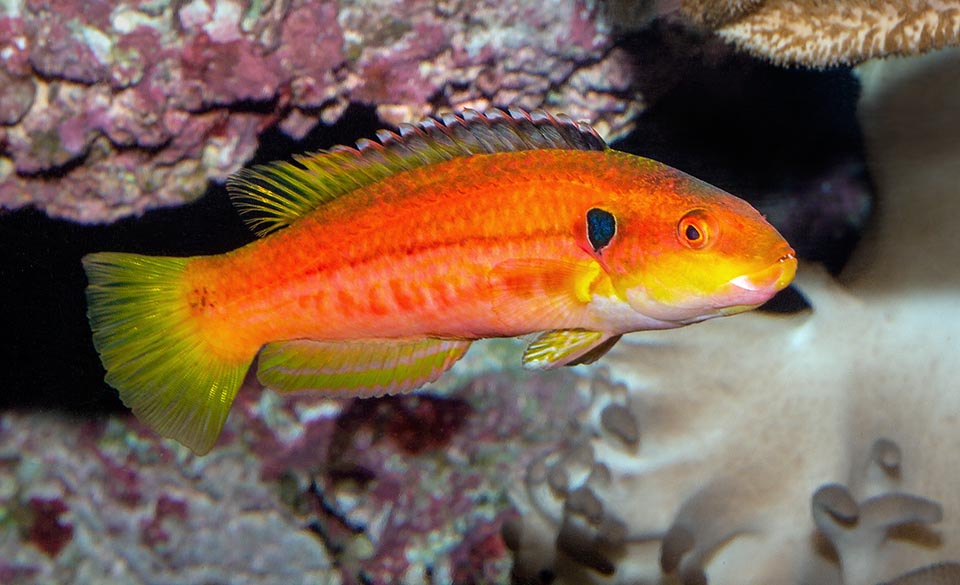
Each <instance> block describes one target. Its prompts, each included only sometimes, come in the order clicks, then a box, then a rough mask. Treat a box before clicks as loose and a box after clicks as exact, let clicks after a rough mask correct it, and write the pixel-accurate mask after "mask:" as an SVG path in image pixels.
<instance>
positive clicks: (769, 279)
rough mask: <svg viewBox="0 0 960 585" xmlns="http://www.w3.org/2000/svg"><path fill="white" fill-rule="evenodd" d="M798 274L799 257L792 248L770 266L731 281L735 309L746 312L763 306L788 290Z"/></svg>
mask: <svg viewBox="0 0 960 585" xmlns="http://www.w3.org/2000/svg"><path fill="white" fill-rule="evenodd" d="M796 274H797V256H796V253H795V252H794V251H793V249H792V248H791V249H789V250H788V251H787V252H785V253H784V254H783V255H781V256H780V257H779V258H778V259H777V260H776V262H774V263H773V264H771V265H770V266H767V267H766V268H763V269H761V270H758V271H756V272H751V273H749V274H744V275H743V276H738V277H736V278H733V279H731V280H730V281H729V283H728V284H729V285H730V288H731V291H730V292H731V296H732V297H733V300H734V302H735V307H739V308H742V310H746V309H747V308H751V307H755V306H758V305H762V304H763V303H765V302H767V301H768V300H770V297H772V296H773V295H775V294H777V293H778V292H779V291H781V290H783V289H785V288H787V286H788V285H789V284H790V283H791V282H793V277H794V276H796ZM735 307H731V309H734V308H735ZM736 312H739V311H736Z"/></svg>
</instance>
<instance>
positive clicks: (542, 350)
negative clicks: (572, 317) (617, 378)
mask: <svg viewBox="0 0 960 585" xmlns="http://www.w3.org/2000/svg"><path fill="white" fill-rule="evenodd" d="M620 337H621V336H620V335H610V334H609V333H604V332H602V331H587V330H584V329H561V330H557V331H546V332H544V333H541V334H540V335H538V336H537V338H536V339H534V340H533V341H532V342H531V343H530V345H529V346H527V349H526V351H525V352H523V367H525V368H527V369H530V370H551V369H553V368H558V367H560V366H575V365H578V364H589V363H593V362H595V361H596V360H598V359H600V358H601V357H603V355H604V354H605V353H607V352H608V351H610V348H611V347H613V346H614V344H616V343H617V341H619V340H620Z"/></svg>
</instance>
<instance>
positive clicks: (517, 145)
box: [227, 109, 607, 236]
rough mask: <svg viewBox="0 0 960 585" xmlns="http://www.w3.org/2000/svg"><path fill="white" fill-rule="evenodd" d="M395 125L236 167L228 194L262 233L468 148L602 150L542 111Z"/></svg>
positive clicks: (587, 134) (581, 126) (585, 130)
mask: <svg viewBox="0 0 960 585" xmlns="http://www.w3.org/2000/svg"><path fill="white" fill-rule="evenodd" d="M399 130H400V133H399V134H396V133H394V132H390V131H389V130H380V131H379V132H377V138H378V139H379V141H380V142H374V141H372V140H367V139H362V140H359V141H357V145H356V147H355V148H351V147H348V146H336V147H334V148H332V149H330V150H328V151H322V152H318V153H314V154H309V155H305V156H304V155H300V156H294V162H277V163H271V164H266V165H258V166H255V167H253V168H251V169H243V170H241V171H240V172H239V173H237V174H236V175H234V176H233V177H231V178H230V180H229V181H227V188H228V189H229V191H230V198H231V200H232V201H233V204H234V207H236V208H237V211H239V212H240V214H241V215H243V216H244V219H245V221H246V222H247V225H248V226H249V227H250V228H251V229H252V230H253V231H255V232H256V233H257V234H258V235H260V236H263V235H266V234H268V233H270V232H272V231H274V230H277V229H280V228H282V227H285V226H288V225H290V224H291V223H293V222H294V221H296V220H297V219H299V218H301V217H303V216H304V215H306V214H307V213H309V212H310V211H312V210H314V209H316V208H317V207H318V206H320V205H322V204H324V203H326V202H328V201H332V200H333V199H336V198H337V197H340V196H341V195H344V194H346V193H349V192H351V191H354V190H356V189H359V188H360V187H364V186H366V185H370V184H372V183H376V182H377V181H380V180H383V179H384V178H386V177H388V176H390V175H393V174H395V173H399V172H402V171H407V170H410V169H414V168H417V167H422V166H426V165H431V164H435V163H438V162H442V161H447V160H450V159H453V158H457V157H461V156H470V155H473V154H487V153H497V152H512V151H521V150H537V149H565V150H605V149H606V148H607V145H606V143H605V142H604V141H603V139H602V138H600V136H599V135H598V134H597V132H596V131H595V130H594V129H593V128H591V127H590V126H588V125H587V124H585V123H583V122H574V121H573V120H571V119H570V118H569V117H567V116H564V115H562V114H561V115H558V116H552V115H550V114H548V113H546V112H544V111H541V110H535V111H533V112H530V113H527V112H525V111H523V110H519V109H511V110H510V113H509V114H508V113H506V112H503V111H502V110H491V111H490V112H488V113H486V114H481V113H478V112H475V111H473V110H466V111H464V113H463V114H461V115H454V114H448V115H445V116H442V117H441V118H440V119H429V120H426V121H424V122H421V123H420V124H419V125H417V126H413V125H410V124H401V125H400V127H399Z"/></svg>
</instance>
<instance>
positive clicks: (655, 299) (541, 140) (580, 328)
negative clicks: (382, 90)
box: [83, 110, 796, 454]
mask: <svg viewBox="0 0 960 585" xmlns="http://www.w3.org/2000/svg"><path fill="white" fill-rule="evenodd" d="M377 136H378V138H379V140H380V142H379V143H377V142H372V141H366V140H363V141H360V142H359V143H358V144H357V148H347V147H337V148H334V149H333V150H331V151H328V152H321V153H319V154H314V155H310V156H302V157H296V158H295V161H296V162H294V163H289V162H281V163H275V164H270V165H266V166H259V167H256V168H254V169H252V170H244V171H241V172H240V173H238V174H237V175H236V176H235V177H233V178H232V179H231V180H230V182H229V183H228V186H229V189H230V191H231V196H232V198H233V200H234V202H235V204H236V206H237V208H238V209H239V211H240V212H241V213H243V214H244V215H245V216H247V220H248V223H250V224H251V226H252V227H253V228H254V229H255V230H257V231H258V233H259V234H260V235H261V236H263V237H262V238H261V239H259V240H256V241H254V242H252V243H250V244H248V245H246V246H243V247H242V248H239V249H237V250H234V251H232V252H229V253H226V254H222V255H218V256H198V257H192V258H160V257H150V256H139V255H134V254H122V253H113V252H103V253H96V254H90V255H88V256H86V257H85V258H84V259H83V265H84V268H85V269H86V273H87V278H88V280H89V283H90V285H89V287H88V289H87V301H88V307H89V309H88V315H89V318H90V323H91V327H92V329H93V340H94V344H95V345H96V347H97V350H98V351H99V353H100V357H101V360H102V361H103V365H104V366H105V368H106V370H107V375H106V381H107V382H108V383H109V384H110V385H112V386H114V387H115V388H117V389H118V390H119V392H120V397H121V399H122V400H123V401H124V403H125V404H126V405H127V406H129V407H130V408H132V409H133V412H134V413H135V414H136V415H137V416H138V417H139V418H140V420H141V421H143V422H144V423H145V424H146V425H147V426H149V427H151V428H152V429H154V430H155V431H156V432H158V433H160V434H161V435H164V436H167V437H172V438H174V439H176V440H178V441H180V442H181V443H183V444H184V445H186V446H187V447H189V448H190V449H192V450H193V451H194V452H195V453H197V454H203V453H206V452H207V451H209V450H210V449H211V447H212V446H213V444H214V443H215V442H216V439H217V437H218V435H219V434H220V430H221V428H222V426H223V423H224V421H225V420H226V417H227V413H228V412H229V410H230V405H231V403H232V402H233V399H234V396H235V395H236V393H237V390H238V389H239V387H240V385H241V383H242V382H243V380H244V377H245V375H246V373H247V370H248V369H249V368H250V367H251V364H253V363H254V359H255V358H257V357H258V356H259V359H257V372H256V373H257V377H258V379H259V381H260V382H261V383H262V384H263V385H265V386H267V387H269V388H273V389H274V390H279V391H293V390H303V389H314V390H318V391H320V392H323V393H325V394H327V395H330V396H340V397H352V396H376V395H381V394H388V393H394V392H403V391H407V390H412V389H415V388H417V387H419V386H421V385H423V384H425V383H427V382H430V381H432V380H435V379H436V378H437V377H439V376H440V374H441V373H442V372H443V371H444V370H446V369H448V368H450V367H451V366H452V365H453V363H454V362H456V361H457V360H458V359H459V358H460V357H461V356H462V355H463V354H464V352H465V351H466V350H467V348H468V347H469V346H470V343H471V342H472V341H474V340H476V339H480V338H485V337H512V336H520V335H526V334H531V333H537V334H538V335H537V336H536V337H535V338H534V340H533V341H532V343H530V345H529V347H527V349H526V351H525V352H524V354H523V364H524V366H526V367H528V368H535V369H548V368H553V367H557V366H563V365H574V364H580V363H589V362H592V361H594V360H596V359H597V358H599V357H600V356H602V355H603V354H604V353H605V352H606V351H607V350H609V349H610V347H612V346H613V344H614V343H616V341H617V340H618V339H619V338H620V336H621V335H623V334H624V333H628V332H631V331H639V330H645V329H668V328H673V327H680V326H682V325H687V324H690V323H694V322H697V321H703V320H704V319H709V318H711V317H716V316H720V315H730V314H733V313H739V312H741V311H745V310H748V309H751V308H754V307H756V306H758V305H760V304H761V303H763V302H764V301H766V300H767V299H769V298H770V297H771V296H773V294H774V293H776V292H777V291H779V290H780V289H782V288H784V287H785V286H787V284H789V283H790V281H791V280H792V279H793V276H794V272H795V270H796V259H795V258H794V251H793V249H791V248H790V246H789V245H788V244H787V242H786V241H784V239H783V238H782V237H781V236H780V234H779V233H777V231H776V230H775V229H774V228H773V227H771V226H770V225H769V224H768V223H767V222H766V221H765V220H764V219H763V217H762V216H761V215H760V214H759V213H757V211H756V210H754V209H753V208H752V207H751V206H750V205H748V204H747V203H746V202H744V201H742V200H740V199H738V198H736V197H734V196H732V195H729V194H728V193H725V192H723V191H721V190H719V189H716V188H715V187H712V186H710V185H707V184H706V183H703V182H701V181H699V180H697V179H695V178H693V177H690V176H688V175H686V174H684V173H682V172H680V171H678V170H676V169H673V168H671V167H668V166H666V165H664V164H661V163H658V162H656V161H653V160H649V159H645V158H640V157H637V156H633V155H630V154H626V153H622V152H617V151H615V150H612V149H610V148H609V147H607V145H606V144H605V143H604V142H603V140H602V139H601V138H600V137H599V136H598V135H597V134H596V132H594V131H593V130H592V129H591V128H589V127H588V126H586V125H584V124H581V123H575V122H572V121H571V120H569V119H568V118H566V117H562V116H561V117H552V116H550V115H548V114H545V113H543V112H534V113H532V114H527V113H524V112H521V111H511V112H510V114H505V113H503V112H500V111H497V110H494V111H493V112H492V113H490V114H487V115H483V114H478V113H475V112H466V113H465V114H463V115H462V116H461V117H457V116H448V117H444V118H443V119H442V121H437V120H430V121H427V122H423V123H421V124H420V125H419V126H409V125H405V126H401V128H400V134H399V135H397V134H394V133H391V132H387V131H381V132H379V133H378V134H377Z"/></svg>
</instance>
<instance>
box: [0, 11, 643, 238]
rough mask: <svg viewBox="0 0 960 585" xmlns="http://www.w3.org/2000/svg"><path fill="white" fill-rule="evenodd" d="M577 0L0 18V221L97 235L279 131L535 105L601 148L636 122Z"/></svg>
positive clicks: (3, 14) (603, 45)
mask: <svg viewBox="0 0 960 585" xmlns="http://www.w3.org/2000/svg"><path fill="white" fill-rule="evenodd" d="M595 12H596V9H595V8H593V7H591V5H590V4H589V3H586V2H583V1H582V0H551V1H548V2H540V3H533V4H522V5H521V4H516V3H510V2H502V1H499V0H484V1H481V2H469V3H464V2H440V3H437V2H432V1H431V2H428V1H426V0H416V1H413V2H402V3H397V2H389V1H386V0H369V1H364V2H340V3H338V2H334V1H332V0H322V1H318V2H312V1H306V0H294V1H292V2H281V1H279V0H269V1H266V2H253V1H248V0H189V1H186V2H172V1H159V2H157V1H152V0H150V1H148V0H131V1H124V2H112V1H105V0H93V1H82V2H79V1H70V0H12V1H8V2H4V3H2V4H0V207H3V208H8V209H11V208H17V207H21V206H24V205H34V206H37V207H39V208H42V209H43V210H45V211H46V212H47V213H49V214H51V215H54V216H61V217H66V218H70V219H74V220H78V221H83V222H103V221H109V220H113V219H116V218H119V217H123V216H127V215H131V214H139V213H142V212H143V211H144V210H146V209H149V208H152V207H157V206H164V205H174V204H177V203H182V202H185V201H190V200H192V199H195V198H197V197H199V196H200V195H201V194H202V193H203V192H204V190H205V188H206V186H207V183H208V182H209V181H210V180H214V181H223V180H224V179H225V178H226V177H227V176H229V175H230V174H232V173H233V172H235V171H236V170H237V169H238V168H239V167H240V166H241V165H242V164H244V163H245V162H246V161H248V160H249V159H250V158H251V157H252V156H253V153H254V151H255V150H256V148H257V140H258V137H259V135H260V134H261V133H262V132H263V131H264V130H265V129H266V128H269V127H273V126H276V125H279V127H280V128H281V129H282V130H283V131H284V132H286V133H287V134H288V135H290V136H291V137H294V138H302V137H304V136H305V135H306V134H307V133H308V132H310V131H311V129H313V128H314V127H316V126H317V125H318V124H321V123H323V124H331V123H333V122H335V121H337V120H338V119H339V118H340V116H341V114H342V113H343V112H344V110H345V109H346V107H347V106H348V105H349V104H350V103H362V104H367V105H370V106H374V107H376V109H377V112H378V114H379V115H380V117H381V119H382V120H383V121H384V122H386V123H390V124H397V123H399V122H412V121H416V120H419V119H421V118H423V117H425V116H427V115H432V114H435V113H437V112H438V111H439V110H443V109H453V110H458V109H463V108H465V107H473V108H485V107H487V106H500V107H507V106H519V107H524V108H528V109H532V108H536V107H545V108H546V109H548V110H551V111H563V112H566V113H567V114H569V115H571V116H572V117H574V118H577V119H584V120H587V121H589V122H591V123H594V124H595V125H596V127H597V129H598V130H599V131H600V132H601V133H602V134H604V135H605V136H606V137H608V138H613V137H616V136H618V135H620V134H622V133H624V132H626V131H628V130H629V128H630V124H631V120H632V118H633V117H634V115H635V114H636V113H637V112H638V111H639V108H640V106H639V105H638V104H639V102H638V101H637V100H635V99H634V96H631V95H630V89H631V73H630V68H629V63H628V59H627V57H626V55H625V54H624V53H623V52H621V51H618V50H611V49H612V46H613V41H612V38H611V35H610V33H609V31H608V27H606V25H604V24H603V23H602V22H601V21H600V20H599V19H597V18H595Z"/></svg>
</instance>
